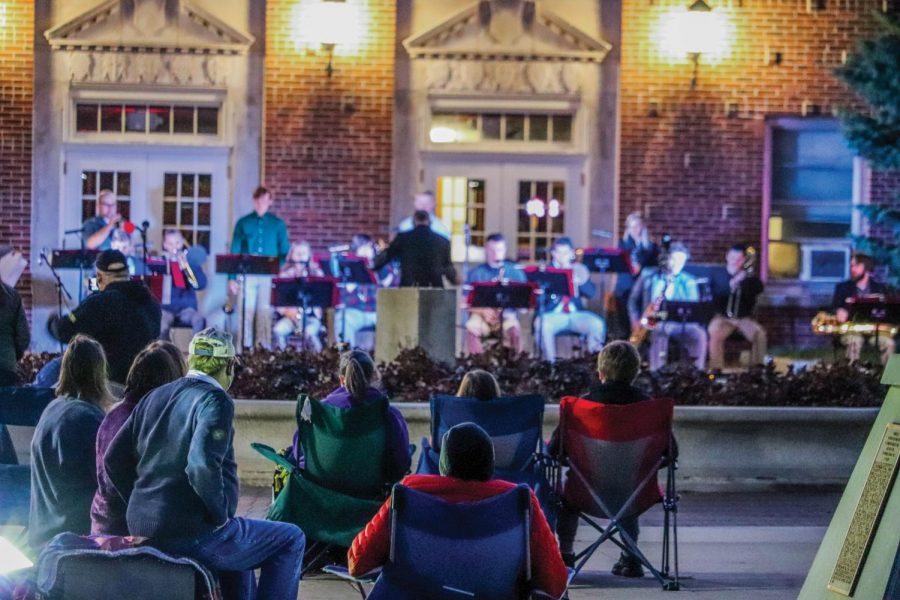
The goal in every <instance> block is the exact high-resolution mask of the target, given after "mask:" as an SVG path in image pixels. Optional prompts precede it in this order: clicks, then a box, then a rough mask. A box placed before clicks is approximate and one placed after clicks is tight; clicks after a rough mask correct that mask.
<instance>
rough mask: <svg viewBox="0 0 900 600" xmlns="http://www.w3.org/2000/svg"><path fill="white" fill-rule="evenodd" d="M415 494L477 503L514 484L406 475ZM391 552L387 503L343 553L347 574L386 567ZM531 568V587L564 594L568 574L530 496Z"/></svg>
mask: <svg viewBox="0 0 900 600" xmlns="http://www.w3.org/2000/svg"><path fill="white" fill-rule="evenodd" d="M400 483H401V484H403V485H405V486H406V487H409V488H412V489H414V490H417V491H419V492H425V493H426V494H431V495H432V496H437V497H438V498H441V499H443V500H446V501H447V502H477V501H479V500H484V499H486V498H491V497H493V496H497V495H499V494H502V493H503V492H506V491H509V490H511V489H512V488H514V487H515V484H513V483H510V482H508V481H501V480H499V479H494V480H492V481H465V480H462V479H455V478H453V477H443V476H441V475H409V476H407V477H406V478H405V479H403V481H401V482H400ZM390 550H391V500H390V499H388V500H387V501H386V502H385V503H384V505H382V507H381V509H380V510H379V511H378V514H376V515H375V517H374V518H373V519H372V520H371V521H370V522H369V524H368V525H366V528H365V529H363V530H362V531H361V532H360V533H359V535H357V536H356V539H355V540H353V545H352V546H350V550H349V551H348V552H347V563H348V565H349V567H350V574H351V575H354V576H357V575H362V574H364V573H368V572H369V571H371V570H373V569H376V568H378V567H380V566H382V565H384V564H385V563H387V561H388V559H389V557H390ZM531 564H532V570H533V571H532V577H533V584H534V586H535V587H537V588H538V589H540V590H541V591H543V592H546V593H547V594H550V595H551V596H553V597H554V598H558V597H560V596H562V594H563V592H565V591H566V579H567V577H568V572H567V571H566V566H565V565H564V564H563V561H562V556H561V555H560V553H559V546H558V545H557V543H556V538H555V537H554V536H553V532H552V531H551V530H550V526H549V525H548V524H547V519H545V518H544V513H543V512H542V511H541V507H540V505H539V504H538V501H537V498H535V496H534V493H533V492H532V494H531Z"/></svg>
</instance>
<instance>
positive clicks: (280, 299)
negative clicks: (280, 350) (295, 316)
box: [272, 276, 338, 349]
mask: <svg viewBox="0 0 900 600" xmlns="http://www.w3.org/2000/svg"><path fill="white" fill-rule="evenodd" d="M337 303H338V287H337V279H335V278H334V277H315V276H310V277H289V278H285V277H276V278H275V279H273V280H272V306H274V307H278V308H283V307H290V308H297V307H300V308H301V310H302V311H303V312H302V322H301V327H302V330H301V331H302V338H303V348H304V349H306V323H307V321H306V319H307V314H306V313H307V311H308V310H309V309H310V308H323V309H324V308H331V307H332V306H334V305H335V304H337Z"/></svg>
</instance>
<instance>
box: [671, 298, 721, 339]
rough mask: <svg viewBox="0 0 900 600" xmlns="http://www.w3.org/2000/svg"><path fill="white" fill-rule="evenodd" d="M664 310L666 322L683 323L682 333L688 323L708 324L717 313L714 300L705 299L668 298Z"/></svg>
mask: <svg viewBox="0 0 900 600" xmlns="http://www.w3.org/2000/svg"><path fill="white" fill-rule="evenodd" d="M662 310H663V311H664V312H665V313H666V318H665V319H664V320H665V321H666V322H673V321H674V322H678V323H681V328H682V333H684V331H683V330H684V326H685V325H687V324H688V323H698V324H701V325H706V324H708V323H709V322H710V321H712V318H713V317H714V316H715V314H716V307H715V306H713V304H712V302H704V301H693V302H691V301H678V300H666V301H665V302H664V303H663V305H662Z"/></svg>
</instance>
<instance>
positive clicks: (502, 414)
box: [416, 394, 556, 527]
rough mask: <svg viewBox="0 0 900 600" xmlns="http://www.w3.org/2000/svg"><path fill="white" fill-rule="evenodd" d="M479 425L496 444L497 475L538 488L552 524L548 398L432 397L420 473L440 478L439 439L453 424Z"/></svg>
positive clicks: (423, 442)
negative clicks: (544, 433)
mask: <svg viewBox="0 0 900 600" xmlns="http://www.w3.org/2000/svg"><path fill="white" fill-rule="evenodd" d="M467 422H471V423H476V424H478V425H479V426H480V427H481V428H482V429H484V430H485V431H486V432H487V434H488V435H489V436H491V441H492V442H493V443H494V477H495V478H496V479H503V480H505V481H511V482H513V483H524V484H526V485H528V486H529V487H530V488H531V489H533V490H534V493H535V495H536V496H537V498H538V500H539V501H540V503H541V508H542V509H543V510H544V515H545V516H546V517H547V520H548V521H549V522H550V524H551V527H552V526H553V522H554V518H555V514H556V510H555V500H556V499H555V496H554V490H553V486H552V485H551V484H550V481H551V479H550V477H549V475H548V473H547V469H548V463H547V462H546V461H545V460H544V459H545V458H546V452H544V445H543V444H544V441H543V439H542V437H541V434H542V429H543V423H544V396H543V395H541V394H528V395H522V396H508V397H505V398H496V399H494V400H491V401H488V402H485V401H482V400H477V399H475V398H461V397H458V396H443V395H438V396H432V397H431V440H432V441H433V445H432V442H429V440H428V439H427V438H422V453H421V454H420V455H419V465H418V468H417V471H416V472H417V473H419V474H427V475H437V474H438V473H439V468H438V465H439V462H440V455H441V440H443V438H444V434H445V433H447V431H449V430H450V428H451V427H453V426H454V425H459V424H460V423H467Z"/></svg>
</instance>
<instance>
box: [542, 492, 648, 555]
mask: <svg viewBox="0 0 900 600" xmlns="http://www.w3.org/2000/svg"><path fill="white" fill-rule="evenodd" d="M619 526H620V527H621V528H622V531H624V532H625V533H626V534H627V535H629V536H630V537H631V539H632V540H634V543H635V544H637V540H638V534H639V533H640V531H641V528H640V527H639V526H638V518H637V517H630V518H627V519H622V520H620V521H619ZM576 533H578V511H577V510H574V509H572V508H569V506H567V505H566V504H565V503H563V505H562V507H561V508H560V511H559V517H558V520H557V523H556V535H557V536H558V537H559V550H560V552H568V553H571V552H573V548H574V547H575V534H576Z"/></svg>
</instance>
